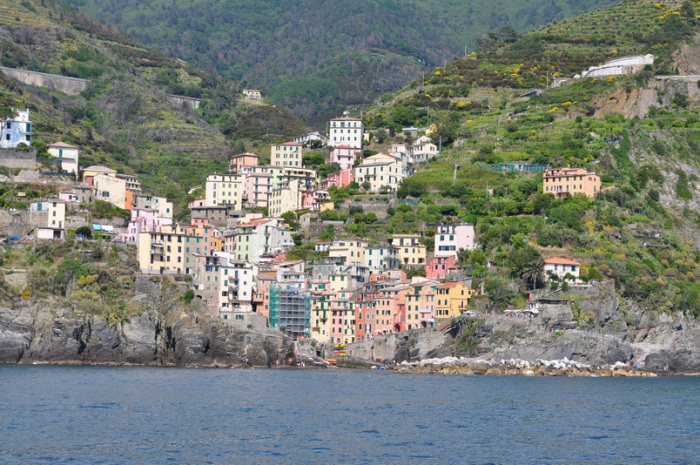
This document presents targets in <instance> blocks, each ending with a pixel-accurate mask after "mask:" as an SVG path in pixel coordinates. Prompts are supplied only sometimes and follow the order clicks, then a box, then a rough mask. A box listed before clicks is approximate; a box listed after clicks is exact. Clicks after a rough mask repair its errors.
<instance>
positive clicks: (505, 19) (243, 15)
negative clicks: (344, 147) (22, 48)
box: [69, 0, 612, 122]
mask: <svg viewBox="0 0 700 465" xmlns="http://www.w3.org/2000/svg"><path fill="white" fill-rule="evenodd" d="M69 2H70V3H72V4H74V5H76V6H78V7H79V8H81V10H82V11H83V12H84V13H87V14H88V15H90V16H92V17H94V18H97V19H100V20H103V21H105V22H107V23H109V24H113V25H115V26H117V27H119V28H120V29H122V30H123V31H126V32H127V33H129V34H130V35H131V36H132V37H135V38H137V39H139V40H141V41H142V42H144V43H146V44H148V45H150V46H152V47H155V48H157V49H158V50H160V51H162V52H164V53H166V54H167V55H169V56H171V57H174V58H179V59H183V60H186V61H187V62H190V63H192V64H194V65H196V66H199V67H200V68H202V69H206V70H210V71H215V72H217V73H219V74H220V75H222V76H223V77H224V78H226V79H230V80H235V81H241V82H243V83H245V84H246V85H249V86H252V87H263V88H266V89H267V95H269V96H270V97H272V98H273V99H275V100H276V101H279V102H282V103H284V104H285V105H287V106H288V107H290V108H292V109H293V111H294V112H295V113H296V114H298V115H301V116H303V117H305V118H306V119H307V120H309V119H311V118H313V119H314V120H315V121H317V122H319V121H321V120H322V119H323V118H325V117H327V116H337V114H338V113H339V112H340V111H341V110H342V109H344V108H345V107H346V106H348V105H357V104H364V103H369V102H371V101H372V99H373V98H375V97H376V96H377V95H380V94H382V93H384V92H387V91H393V90H396V89H398V88H400V87H401V86H403V85H405V83H406V82H408V81H410V80H411V79H415V77H416V76H418V75H420V73H421V71H422V70H424V69H428V68H432V67H434V66H438V65H441V64H444V62H445V61H448V60H450V59H451V58H453V57H454V56H455V55H463V54H464V51H465V47H466V48H467V49H472V48H474V47H475V45H476V39H477V38H478V37H479V36H480V35H482V34H484V33H486V32H487V31H490V30H493V29H496V28H499V27H501V26H503V25H506V24H511V25H513V26H514V27H515V28H516V29H517V30H519V31H526V30H530V29H532V28H534V27H536V26H539V25H542V24H545V23H548V22H550V21H553V20H559V19H562V18H565V17H568V16H572V15H575V14H580V13H583V12H585V11H590V10H592V9H595V8H600V7H602V6H606V5H608V4H610V3H612V1H610V0H577V1H572V0H496V1H493V2H482V1H479V0H409V1H402V2H398V1H395V0H389V1H387V0H359V1H356V2H334V1H328V0H326V1H311V0H300V1H295V2H278V1H270V0H256V1H251V0H232V1H225V2H222V1H220V0H196V1H191V0H186V1H185V0H176V1H170V0H168V1H165V0H149V1H136V0H69Z"/></svg>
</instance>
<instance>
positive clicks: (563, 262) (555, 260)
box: [544, 257, 581, 266]
mask: <svg viewBox="0 0 700 465" xmlns="http://www.w3.org/2000/svg"><path fill="white" fill-rule="evenodd" d="M544 262H545V264H547V265H576V266H581V264H580V263H578V262H574V261H572V260H567V259H566V258H559V257H554V258H548V259H547V260H545V261H544Z"/></svg>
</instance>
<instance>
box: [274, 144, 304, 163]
mask: <svg viewBox="0 0 700 465" xmlns="http://www.w3.org/2000/svg"><path fill="white" fill-rule="evenodd" d="M303 153H304V149H303V147H302V145H301V144H299V143H297V142H285V143H284V144H281V145H273V146H272V147H270V163H271V164H272V165H273V166H290V167H295V168H301V167H302V166H304V160H303Z"/></svg>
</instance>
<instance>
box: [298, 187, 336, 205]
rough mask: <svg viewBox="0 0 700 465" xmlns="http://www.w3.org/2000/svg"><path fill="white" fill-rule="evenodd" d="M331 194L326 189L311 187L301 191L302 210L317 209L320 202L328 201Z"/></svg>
mask: <svg viewBox="0 0 700 465" xmlns="http://www.w3.org/2000/svg"><path fill="white" fill-rule="evenodd" d="M330 199H331V196H330V194H329V193H328V191H322V190H318V189H313V190H309V191H304V192H302V193H301V208H302V210H307V209H308V210H319V209H320V205H321V204H322V203H325V202H328V201H330Z"/></svg>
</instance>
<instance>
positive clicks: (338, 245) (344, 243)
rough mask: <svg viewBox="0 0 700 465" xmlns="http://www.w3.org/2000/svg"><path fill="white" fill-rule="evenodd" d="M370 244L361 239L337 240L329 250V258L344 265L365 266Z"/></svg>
mask: <svg viewBox="0 0 700 465" xmlns="http://www.w3.org/2000/svg"><path fill="white" fill-rule="evenodd" d="M368 246H369V242H367V241H363V240H360V239H343V240H335V241H333V243H332V244H331V245H330V247H329V248H328V256H329V257H331V258H338V259H340V261H342V262H343V263H348V264H350V263H354V264H360V265H365V250H367V247H368Z"/></svg>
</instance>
